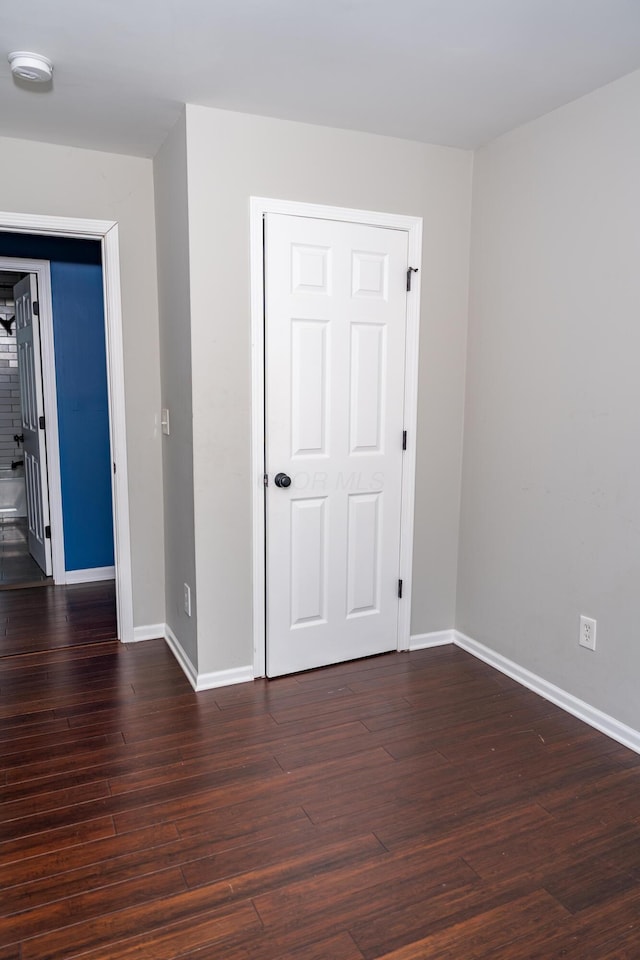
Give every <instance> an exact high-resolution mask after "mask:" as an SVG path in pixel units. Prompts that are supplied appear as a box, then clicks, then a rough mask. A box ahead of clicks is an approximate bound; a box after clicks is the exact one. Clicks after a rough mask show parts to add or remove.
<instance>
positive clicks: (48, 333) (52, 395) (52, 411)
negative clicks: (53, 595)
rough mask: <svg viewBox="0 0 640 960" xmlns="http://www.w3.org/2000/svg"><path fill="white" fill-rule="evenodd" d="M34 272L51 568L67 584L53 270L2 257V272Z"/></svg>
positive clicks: (42, 262) (46, 265) (39, 262)
mask: <svg viewBox="0 0 640 960" xmlns="http://www.w3.org/2000/svg"><path fill="white" fill-rule="evenodd" d="M4 270H9V271H11V272H12V273H33V274H35V276H36V277H37V282H38V305H39V308H40V309H39V313H38V320H39V321H40V323H39V328H40V351H41V355H42V390H43V397H44V409H45V411H46V418H47V424H46V431H45V433H46V444H47V485H48V488H49V516H50V520H51V532H52V536H51V565H52V575H53V582H54V583H65V581H66V573H65V563H64V520H63V514H62V487H61V483H60V441H59V437H58V394H57V391H56V381H55V370H56V367H55V352H54V343H53V307H52V302H51V268H50V264H49V261H48V260H27V259H26V258H22V257H0V271H4Z"/></svg>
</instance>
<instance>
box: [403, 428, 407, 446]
mask: <svg viewBox="0 0 640 960" xmlns="http://www.w3.org/2000/svg"><path fill="white" fill-rule="evenodd" d="M402 449H403V450H406V449H407V431H406V430H403V431H402Z"/></svg>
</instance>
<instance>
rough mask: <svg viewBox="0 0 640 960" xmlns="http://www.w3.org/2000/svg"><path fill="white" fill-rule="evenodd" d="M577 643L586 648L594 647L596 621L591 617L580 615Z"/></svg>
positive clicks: (593, 648)
mask: <svg viewBox="0 0 640 960" xmlns="http://www.w3.org/2000/svg"><path fill="white" fill-rule="evenodd" d="M578 643H579V644H580V646H581V647H586V648H587V650H595V648H596V621H595V620H592V619H591V617H580V636H579V638H578Z"/></svg>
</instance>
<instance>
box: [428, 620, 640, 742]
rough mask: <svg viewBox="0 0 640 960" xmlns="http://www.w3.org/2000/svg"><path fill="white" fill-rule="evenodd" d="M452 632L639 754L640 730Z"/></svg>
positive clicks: (473, 649) (502, 669)
mask: <svg viewBox="0 0 640 960" xmlns="http://www.w3.org/2000/svg"><path fill="white" fill-rule="evenodd" d="M452 633H453V635H454V639H453V642H454V643H455V644H456V646H458V647H460V648H461V649H462V650H466V651H467V653H471V654H473V656H474V657H478V659H479V660H483V661H484V662H485V663H488V664H489V666H491V667H495V669H496V670H499V671H500V673H504V674H506V675H507V676H508V677H511V678H512V679H513V680H517V681H518V683H521V684H522V685H523V686H524V687H528V689H529V690H533V692H534V693H537V694H539V695H540V696H541V697H544V698H545V700H550V701H551V703H555V705H556V706H557V707H561V709H562V710H566V711H567V713H571V714H573V716H574V717H578V719H579V720H584V722H585V723H588V724H589V726H591V727H595V729H596V730H599V731H600V732H601V733H604V734H606V735H607V736H608V737H611V738H612V739H613V740H617V741H618V743H622V744H623V745H624V746H625V747H629V748H630V749H631V750H635V752H636V753H640V731H638V730H634V729H633V727H628V726H627V725H626V724H625V723H621V722H620V721H619V720H616V719H615V717H611V716H609V714H607V713H603V712H602V711H601V710H598V709H597V708H596V707H592V706H591V705H590V704H588V703H585V701H584V700H579V699H578V698H577V697H574V696H573V694H571V693H567V691H566V690H562V688H561V687H556V686H555V684H553V683H549V681H548V680H545V679H544V678H543V677H539V676H538V675H537V674H535V673H532V672H531V671H530V670H527V669H526V667H521V666H520V665H519V664H517V663H515V662H514V661H513V660H509V659H508V658H507V657H503V656H502V654H501V653H496V652H495V650H491V649H490V647H486V646H485V645H484V644H483V643H478V641H477V640H472V638H471V637H467V636H465V634H463V633H459V632H458V631H457V630H453V631H452ZM427 636H428V634H427Z"/></svg>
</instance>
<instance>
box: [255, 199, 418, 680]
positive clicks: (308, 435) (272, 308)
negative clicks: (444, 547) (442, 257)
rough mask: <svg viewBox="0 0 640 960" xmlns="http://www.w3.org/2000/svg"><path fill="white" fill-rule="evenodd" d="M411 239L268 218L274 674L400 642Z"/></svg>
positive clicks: (270, 654) (270, 640) (397, 233)
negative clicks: (281, 479)
mask: <svg viewBox="0 0 640 960" xmlns="http://www.w3.org/2000/svg"><path fill="white" fill-rule="evenodd" d="M407 242H408V241H407V234H406V232H404V231H401V230H394V229H387V228H381V227H373V226H365V225H362V224H355V223H345V222H339V221H331V220H319V219H318V220H316V219H312V218H308V217H295V216H284V215H280V214H268V215H267V217H266V221H265V367H266V369H265V374H266V390H265V406H266V428H265V433H266V436H265V457H266V471H267V477H268V486H267V494H266V498H267V508H266V517H267V530H266V543H267V557H266V559H267V564H266V580H267V597H266V603H267V674H268V675H269V676H278V675H280V674H284V673H291V672H294V671H297V670H304V669H308V668H311V667H316V666H321V665H324V664H328V663H337V662H340V661H343V660H349V659H354V658H356V657H363V656H369V655H371V654H375V653H382V652H384V651H387V650H391V649H395V648H396V645H397V629H398V602H399V601H398V571H399V552H400V522H401V487H402V466H403V463H402V461H403V451H402V432H403V402H404V363H405V336H406V306H407V294H406V276H407ZM277 474H284V475H285V477H288V478H290V481H291V483H290V485H289V486H276V484H275V482H274V481H275V477H276V475H277ZM285 483H286V479H285Z"/></svg>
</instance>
